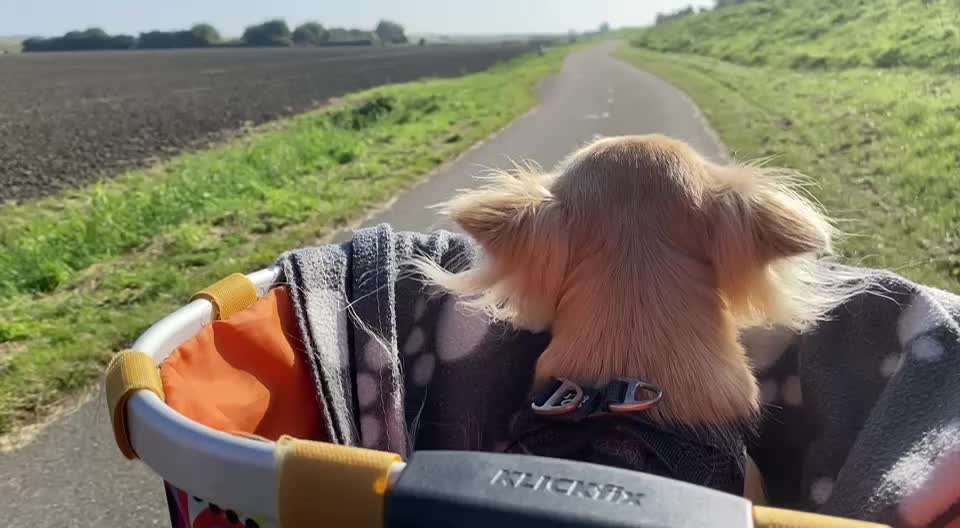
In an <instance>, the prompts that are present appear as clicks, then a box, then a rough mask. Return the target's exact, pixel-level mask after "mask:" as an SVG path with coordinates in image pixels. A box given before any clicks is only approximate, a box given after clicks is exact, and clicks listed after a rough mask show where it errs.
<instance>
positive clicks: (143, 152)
mask: <svg viewBox="0 0 960 528" xmlns="http://www.w3.org/2000/svg"><path fill="white" fill-rule="evenodd" d="M526 50H527V48H526V47H524V46H520V45H510V46H456V47H453V46H451V47H427V48H394V49H383V48H374V49H371V48H337V49H290V48H284V49H216V50H185V51H153V52H147V51H145V52H90V53H55V54H23V55H16V56H2V57H0V203H3V202H6V201H9V200H22V199H28V198H35V197H38V196H44V195H48V194H51V193H54V192H57V191H58V190H62V189H65V188H69V187H75V186H77V185H81V184H84V183H88V182H90V181H92V180H95V179H98V178H102V177H109V176H110V175H113V174H116V173H117V172H119V171H120V170H122V169H125V168H129V167H131V166H136V165H139V164H143V163H144V162H146V161H149V160H151V159H154V158H157V157H162V156H164V155H169V154H170V153H171V152H175V151H177V150H180V149H182V148H184V147H189V146H193V145H197V144H200V143H202V142H204V141H208V140H210V139H213V138H216V137H217V136H218V134H219V133H222V132H224V131H228V130H235V129H238V128H241V127H242V126H244V125H245V124H248V123H262V122H264V121H269V120H271V119H275V118H277V117H280V116H284V115H290V114H293V113H297V112H302V111H304V110H308V109H310V108H312V107H315V106H317V105H319V104H322V103H323V102H324V101H326V100H328V99H329V98H331V97H335V96H338V95H342V94H344V93H348V92H352V91H356V90H361V89H364V88H369V87H372V86H376V85H380V84H384V83H391V82H402V81H409V80H414V79H418V78H422V77H430V76H438V77H439V76H442V77H450V76H456V75H461V74H463V73H467V72H474V71H479V70H483V69H486V68H488V67H490V66H491V65H493V64H495V63H496V62H498V61H502V60H505V59H508V58H511V57H515V56H517V55H519V54H521V53H523V52H524V51H526Z"/></svg>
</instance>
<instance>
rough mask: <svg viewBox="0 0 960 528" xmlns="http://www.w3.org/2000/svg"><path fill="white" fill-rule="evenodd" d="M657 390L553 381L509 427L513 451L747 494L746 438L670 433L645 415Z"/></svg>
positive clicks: (627, 382)
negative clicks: (648, 474)
mask: <svg viewBox="0 0 960 528" xmlns="http://www.w3.org/2000/svg"><path fill="white" fill-rule="evenodd" d="M662 397H663V391H662V390H661V389H660V388H659V387H657V386H656V385H653V384H650V383H646V382H644V381H641V380H635V379H618V380H615V381H612V382H610V383H609V384H607V385H606V386H604V387H601V388H594V389H590V388H583V387H580V386H579V385H577V384H575V383H573V382H571V381H568V380H554V381H553V382H551V383H550V384H548V386H547V387H545V388H544V389H543V390H541V391H538V392H537V393H536V394H535V395H534V396H533V398H532V401H531V404H530V406H529V408H528V409H526V410H524V411H522V412H521V413H520V414H519V415H517V417H516V418H515V419H514V422H513V423H512V424H511V428H510V432H511V438H512V439H513V441H512V443H511V444H510V445H509V446H508V447H507V449H506V451H507V452H513V453H525V454H530V455H538V456H546V457H554V458H564V459H568V460H578V461H582V462H592V463H595V464H603V465H608V466H615V467H620V468H624V469H630V470H634V471H642V472H644V473H650V474H654V475H660V476H664V477H669V478H673V479H677V480H683V481H686V482H690V483H693V484H698V485H701V486H707V487H710V488H714V489H717V490H720V491H725V492H728V493H733V494H736V495H742V494H743V485H744V468H745V463H746V450H745V447H744V442H743V436H742V435H729V437H727V436H724V435H721V434H718V433H716V432H713V431H709V430H705V429H704V430H699V429H692V428H682V429H681V428H666V427H664V426H662V425H659V424H656V423H654V422H653V421H651V420H648V419H646V418H644V416H643V411H646V410H648V409H651V408H653V407H654V406H656V404H657V403H658V402H659V401H660V399H661V398H662Z"/></svg>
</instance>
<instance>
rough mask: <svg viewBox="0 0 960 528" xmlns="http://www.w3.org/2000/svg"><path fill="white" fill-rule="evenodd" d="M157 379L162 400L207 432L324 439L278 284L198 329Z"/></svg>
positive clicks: (293, 321)
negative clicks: (236, 310)
mask: <svg viewBox="0 0 960 528" xmlns="http://www.w3.org/2000/svg"><path fill="white" fill-rule="evenodd" d="M160 378H161V380H162V381H163V388H164V391H165V393H166V397H167V398H166V401H167V405H169V406H170V407H172V408H174V409H176V410H177V411H178V412H180V413H181V414H183V415H184V416H186V417H187V418H190V419H192V420H194V421H196V422H199V423H202V424H204V425H207V426H209V427H213V428H214V429H218V430H221V431H225V432H228V433H236V434H244V435H251V434H252V435H257V436H261V437H264V438H268V439H270V440H277V439H279V438H280V437H281V436H282V435H290V436H293V437H296V438H303V439H310V440H327V438H326V435H325V434H324V432H323V431H324V430H323V426H322V423H323V422H322V421H321V418H320V409H319V408H318V406H317V400H316V396H315V392H314V388H313V382H312V380H311V376H310V369H309V366H308V365H307V362H306V361H305V359H304V357H303V350H302V345H301V344H300V339H299V331H298V330H297V323H296V318H295V317H294V314H293V307H292V306H291V304H290V299H289V294H288V292H287V290H286V288H274V289H273V290H271V291H270V292H269V293H268V294H267V295H266V296H265V297H264V298H263V299H260V300H259V301H257V302H256V303H254V305H253V306H251V307H250V308H248V309H246V310H244V311H242V312H240V313H237V314H236V315H234V316H232V317H230V318H229V319H227V320H225V321H215V322H213V323H212V324H211V325H210V326H208V327H206V328H204V329H203V330H202V331H201V332H200V333H199V334H198V335H197V336H196V337H194V338H193V339H191V340H190V341H188V342H187V343H185V344H183V345H182V346H181V347H180V348H178V349H177V350H176V351H175V352H174V353H173V354H172V355H171V356H170V357H169V358H168V359H167V360H166V361H165V362H164V363H163V364H162V365H161V366H160Z"/></svg>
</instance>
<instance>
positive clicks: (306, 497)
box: [276, 436, 400, 528]
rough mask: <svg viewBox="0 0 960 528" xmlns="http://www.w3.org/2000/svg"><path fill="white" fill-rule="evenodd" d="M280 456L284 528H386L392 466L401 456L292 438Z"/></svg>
mask: <svg viewBox="0 0 960 528" xmlns="http://www.w3.org/2000/svg"><path fill="white" fill-rule="evenodd" d="M276 453H277V459H278V463H279V466H280V490H279V499H280V501H279V513H280V526H281V527H282V528H315V527H317V526H323V527H324V528H341V527H351V528H352V527H356V526H364V527H367V526H369V527H377V526H383V500H384V495H385V494H386V491H387V485H388V479H389V475H390V468H391V467H392V466H393V465H394V464H395V463H397V462H400V455H397V454H395V453H387V452H384V451H373V450H370V449H363V448H359V447H347V446H342V445H336V444H328V443H323V442H310V441H306V440H298V439H296V438H291V437H289V436H285V437H282V438H281V439H280V441H279V442H277V449H276Z"/></svg>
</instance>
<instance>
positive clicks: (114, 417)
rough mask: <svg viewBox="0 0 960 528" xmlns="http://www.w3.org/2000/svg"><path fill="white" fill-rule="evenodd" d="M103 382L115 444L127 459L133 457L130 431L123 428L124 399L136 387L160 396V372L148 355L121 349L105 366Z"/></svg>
mask: <svg viewBox="0 0 960 528" xmlns="http://www.w3.org/2000/svg"><path fill="white" fill-rule="evenodd" d="M105 384H106V390H107V405H109V406H110V419H111V421H112V423H113V436H114V438H115V439H116V441H117V447H119V448H120V452H121V453H123V456H125V457H127V458H128V459H134V458H137V454H136V453H135V452H134V451H133V446H132V445H131V444H130V431H128V430H127V409H126V406H127V400H129V399H130V396H133V393H134V392H136V391H138V390H148V391H150V392H152V393H154V394H156V395H157V396H159V397H160V399H161V400H162V399H164V394H163V383H162V382H161V381H160V371H159V370H157V366H156V365H155V364H154V363H153V359H151V358H150V356H148V355H146V354H144V353H143V352H137V351H135V350H124V351H123V352H120V353H119V354H117V355H116V356H114V357H113V359H112V360H110V364H109V365H107V375H106V381H105Z"/></svg>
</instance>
